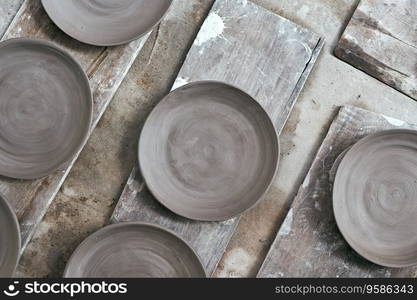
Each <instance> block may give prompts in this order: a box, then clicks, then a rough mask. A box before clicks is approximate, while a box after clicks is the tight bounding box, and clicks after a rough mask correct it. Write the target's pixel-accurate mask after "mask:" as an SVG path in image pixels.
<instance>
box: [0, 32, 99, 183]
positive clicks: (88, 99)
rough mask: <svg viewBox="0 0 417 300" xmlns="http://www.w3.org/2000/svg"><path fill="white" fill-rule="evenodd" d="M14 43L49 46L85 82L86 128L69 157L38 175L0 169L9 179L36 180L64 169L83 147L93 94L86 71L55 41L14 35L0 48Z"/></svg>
mask: <svg viewBox="0 0 417 300" xmlns="http://www.w3.org/2000/svg"><path fill="white" fill-rule="evenodd" d="M15 43H23V44H26V43H27V44H31V45H36V46H40V47H48V48H51V49H53V50H55V51H57V52H58V53H59V54H61V55H63V56H64V57H65V58H66V59H68V60H69V61H70V62H71V63H72V64H74V66H75V67H76V68H77V69H78V71H79V74H77V77H79V76H78V75H80V76H81V78H80V80H81V81H84V83H85V84H86V91H87V94H86V96H87V97H86V102H87V103H86V107H88V121H87V122H88V124H86V125H87V130H85V132H84V133H83V134H82V138H81V139H80V141H79V145H78V147H76V149H75V150H74V152H73V153H72V154H71V155H69V157H68V158H67V159H66V160H65V161H63V162H62V163H61V164H59V166H57V167H56V168H53V169H51V170H50V171H48V172H43V173H40V174H39V175H36V176H29V175H22V176H16V175H13V174H10V173H8V174H7V173H5V172H3V171H0V175H1V176H4V177H7V178H11V179H23V180H36V179H41V178H45V177H47V176H49V175H51V174H53V173H54V172H56V171H60V170H62V169H64V167H66V165H67V164H68V162H69V161H70V160H71V159H72V157H74V156H75V155H76V154H77V153H78V152H79V151H80V150H82V149H83V146H84V145H85V143H86V142H87V140H88V138H89V133H90V131H91V126H92V122H93V113H94V101H93V94H92V91H91V85H90V81H89V79H88V76H87V74H86V72H85V71H84V69H83V68H82V66H81V64H80V63H79V62H78V61H77V60H76V59H75V58H74V57H73V56H72V55H71V54H70V53H69V52H68V51H67V50H65V49H64V48H62V47H60V46H58V45H57V44H56V43H54V42H51V41H48V40H45V39H40V38H32V37H14V38H10V39H7V40H4V41H0V49H1V48H3V47H7V46H9V45H10V44H15Z"/></svg>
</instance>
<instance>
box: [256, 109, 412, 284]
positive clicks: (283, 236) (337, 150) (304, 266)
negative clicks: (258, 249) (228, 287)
mask: <svg viewBox="0 0 417 300" xmlns="http://www.w3.org/2000/svg"><path fill="white" fill-rule="evenodd" d="M393 128H409V129H417V125H411V124H407V123H405V122H403V121H401V120H397V119H393V118H390V117H387V116H384V115H381V114H376V113H373V112H370V111H367V110H363V109H360V108H357V107H354V106H344V107H342V108H341V109H340V111H339V113H338V115H337V117H336V118H335V120H334V121H333V123H332V125H331V127H330V129H329V131H328V133H327V136H326V137H325V139H324V141H323V143H322V145H321V147H320V149H319V150H318V153H317V155H316V157H315V159H314V161H313V164H312V166H311V168H310V170H309V172H308V174H307V176H306V178H305V180H304V183H303V184H302V186H301V187H300V189H299V191H298V194H297V196H296V197H295V199H294V202H293V204H292V206H291V208H290V210H289V212H288V215H287V217H286V219H285V221H284V222H283V224H282V226H281V228H280V230H279V232H278V235H277V237H276V239H275V241H274V243H273V244H272V246H271V249H270V251H269V253H268V255H267V257H266V259H265V261H264V263H263V265H262V267H261V269H260V271H259V273H258V277H273V278H275V277H416V276H417V267H410V268H403V269H395V268H384V267H381V266H378V265H375V264H373V263H371V262H368V261H367V260H365V259H364V258H362V257H360V256H359V255H358V254H357V253H356V252H354V250H352V249H351V248H350V246H349V245H348V244H347V242H346V241H345V240H344V239H343V237H342V236H341V234H340V232H339V230H338V228H337V225H336V222H335V219H334V214H333V208H332V193H331V191H332V186H331V180H330V178H331V177H330V174H331V170H332V166H333V164H334V162H335V160H336V159H337V158H338V156H339V155H340V154H341V153H343V152H344V151H345V150H346V149H348V148H349V147H350V146H352V145H353V144H355V143H356V142H357V141H358V140H359V139H361V138H362V137H364V136H367V135H369V134H372V133H376V132H380V131H382V130H386V129H393ZM333 171H334V170H333Z"/></svg>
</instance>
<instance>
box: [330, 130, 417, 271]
mask: <svg viewBox="0 0 417 300" xmlns="http://www.w3.org/2000/svg"><path fill="white" fill-rule="evenodd" d="M333 207H334V213H335V218H336V221H337V225H338V227H339V229H340V231H341V233H342V234H343V236H344V238H345V239H346V241H347V242H348V243H349V244H350V245H351V247H352V248H353V249H355V250H356V251H357V252H358V253H359V254H360V255H362V256H363V257H365V258H366V259H368V260H370V261H372V262H374V263H376V264H379V265H382V266H387V267H406V266H411V265H415V264H417V132H415V131H411V130H389V131H384V132H380V133H377V134H374V135H370V136H367V137H365V138H363V139H362V140H360V141H359V142H358V143H356V144H355V145H354V146H353V147H352V148H351V149H350V150H349V151H348V152H347V153H346V155H345V156H344V157H343V159H342V161H341V163H340V165H339V167H338V169H337V174H336V179H335V183H334V187H333Z"/></svg>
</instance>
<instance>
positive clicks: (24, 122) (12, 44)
mask: <svg viewBox="0 0 417 300" xmlns="http://www.w3.org/2000/svg"><path fill="white" fill-rule="evenodd" d="M59 2H61V1H59ZM92 105H93V104H92V97H91V91H90V86H89V83H88V78H87V76H86V75H85V73H84V72H83V70H82V68H81V67H80V65H79V64H78V63H77V62H76V61H75V60H74V59H73V58H72V57H71V56H70V55H69V54H68V53H66V52H64V51H63V50H61V49H60V48H58V47H57V46H55V45H54V44H52V43H50V42H47V41H43V40H36V39H27V38H19V39H11V40H7V41H4V42H1V43H0V175H3V176H7V177H12V178H19V179H35V178H40V177H44V176H46V175H49V174H50V173H52V172H53V171H55V170H58V169H60V168H62V167H63V165H64V164H65V163H66V162H67V161H68V160H70V159H71V158H72V157H73V156H74V154H75V153H76V152H77V151H78V150H79V149H80V147H81V146H82V144H83V142H84V141H85V139H86V138H87V133H88V131H89V128H90V123H91V117H92Z"/></svg>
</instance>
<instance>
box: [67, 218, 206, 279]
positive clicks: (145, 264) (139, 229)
mask: <svg viewBox="0 0 417 300" xmlns="http://www.w3.org/2000/svg"><path fill="white" fill-rule="evenodd" d="M64 277H66V278H91V277H94V278H109V277H117V278H143V277H148V278H182V277H206V273H205V271H204V267H203V265H202V264H201V261H200V259H199V258H198V256H197V254H196V253H195V252H194V251H193V250H192V249H191V247H190V246H188V244H187V243H186V242H185V241H184V240H182V239H181V238H180V237H178V236H177V235H175V234H174V233H173V232H171V231H168V230H165V229H163V228H161V227H159V226H157V225H151V224H145V223H121V224H116V225H110V226H107V227H105V228H103V229H101V230H99V231H97V232H96V233H94V234H92V235H91V236H89V237H88V238H87V239H86V240H85V241H84V242H82V243H81V245H80V246H79V247H78V248H77V250H75V252H74V254H73V255H72V257H71V258H70V260H69V262H68V264H67V267H66V269H65V272H64Z"/></svg>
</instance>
